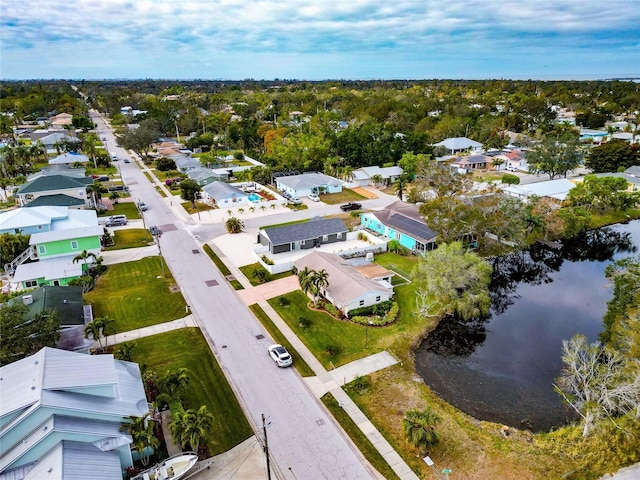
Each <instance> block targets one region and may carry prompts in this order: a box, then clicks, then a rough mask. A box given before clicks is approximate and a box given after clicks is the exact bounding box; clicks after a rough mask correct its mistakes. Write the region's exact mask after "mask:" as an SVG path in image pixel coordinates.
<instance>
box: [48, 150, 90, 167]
mask: <svg viewBox="0 0 640 480" xmlns="http://www.w3.org/2000/svg"><path fill="white" fill-rule="evenodd" d="M88 162H89V157H87V156H86V155H82V154H81V153H75V152H68V153H63V154H62V155H58V156H57V157H55V158H52V159H50V160H49V165H73V164H74V163H88Z"/></svg>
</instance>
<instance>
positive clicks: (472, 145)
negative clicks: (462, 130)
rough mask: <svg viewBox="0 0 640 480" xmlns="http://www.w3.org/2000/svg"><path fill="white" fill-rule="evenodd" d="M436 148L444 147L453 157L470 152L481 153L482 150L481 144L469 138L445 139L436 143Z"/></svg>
mask: <svg viewBox="0 0 640 480" xmlns="http://www.w3.org/2000/svg"><path fill="white" fill-rule="evenodd" d="M433 146H434V147H444V148H445V149H446V150H447V152H448V153H449V154H451V155H453V154H456V153H462V152H466V151H468V150H472V151H479V150H480V149H481V148H482V144H481V143H480V142H476V141H475V140H471V139H470V138H467V137H451V138H445V139H444V140H442V141H441V142H438V143H434V144H433Z"/></svg>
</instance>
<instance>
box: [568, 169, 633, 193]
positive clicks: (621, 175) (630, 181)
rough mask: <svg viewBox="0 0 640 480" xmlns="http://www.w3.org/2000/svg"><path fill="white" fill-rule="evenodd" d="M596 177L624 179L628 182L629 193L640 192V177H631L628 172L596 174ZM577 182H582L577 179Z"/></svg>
mask: <svg viewBox="0 0 640 480" xmlns="http://www.w3.org/2000/svg"><path fill="white" fill-rule="evenodd" d="M594 175H595V176H596V177H598V178H602V177H614V178H624V179H625V180H626V181H627V191H628V192H640V177H636V176H633V175H629V174H628V173H626V172H610V173H595V174H594ZM576 180H578V181H580V179H576Z"/></svg>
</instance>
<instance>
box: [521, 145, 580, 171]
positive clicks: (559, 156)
mask: <svg viewBox="0 0 640 480" xmlns="http://www.w3.org/2000/svg"><path fill="white" fill-rule="evenodd" d="M527 161H528V162H529V170H530V171H531V172H532V173H535V174H548V175H549V178H550V179H551V180H553V179H554V178H556V177H558V176H563V177H566V176H567V173H568V172H569V171H571V170H575V169H576V168H577V167H578V166H579V165H580V162H581V161H582V151H581V149H580V144H579V142H578V139H577V138H576V137H575V136H568V135H567V136H564V137H554V136H547V137H545V138H544V139H543V140H542V141H541V142H540V143H539V144H537V145H535V146H534V147H533V149H532V150H531V152H529V154H528V155H527Z"/></svg>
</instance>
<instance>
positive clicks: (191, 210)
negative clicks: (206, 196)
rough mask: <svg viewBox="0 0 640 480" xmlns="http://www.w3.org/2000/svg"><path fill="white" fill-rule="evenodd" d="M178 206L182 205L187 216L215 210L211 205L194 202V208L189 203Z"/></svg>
mask: <svg viewBox="0 0 640 480" xmlns="http://www.w3.org/2000/svg"><path fill="white" fill-rule="evenodd" d="M180 205H182V208H184V209H185V210H186V211H187V213H188V214H189V215H191V214H192V213H198V212H206V211H208V210H214V208H215V207H212V206H211V205H207V204H206V203H202V202H196V203H195V207H194V206H193V204H192V203H191V202H182V203H181V204H180Z"/></svg>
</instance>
